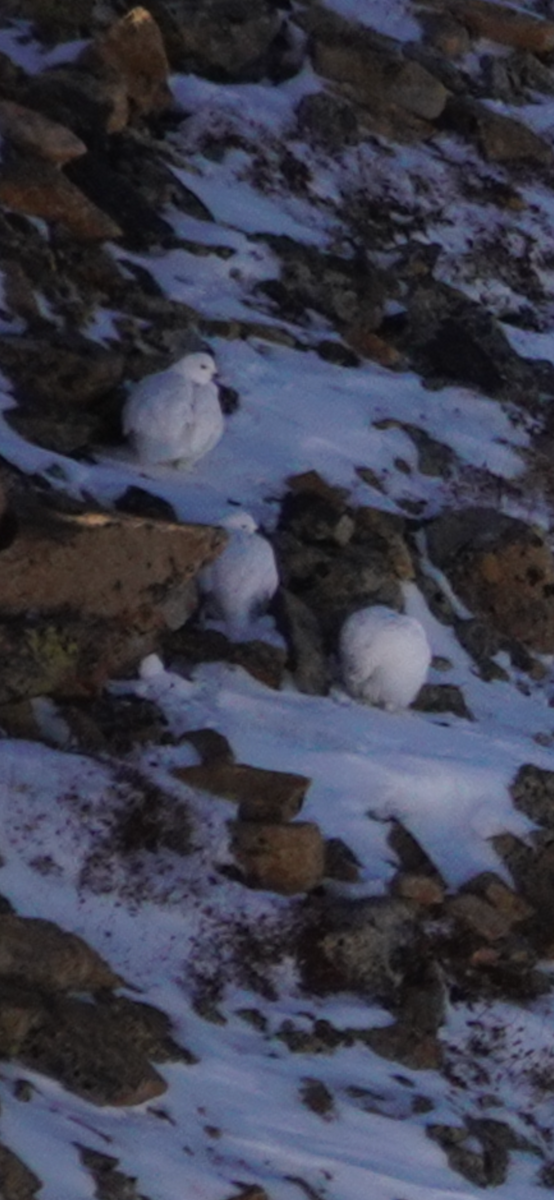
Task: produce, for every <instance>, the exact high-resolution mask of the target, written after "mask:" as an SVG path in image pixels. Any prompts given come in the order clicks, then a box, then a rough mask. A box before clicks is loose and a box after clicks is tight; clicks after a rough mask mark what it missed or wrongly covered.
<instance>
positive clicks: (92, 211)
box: [0, 155, 121, 241]
mask: <svg viewBox="0 0 554 1200" xmlns="http://www.w3.org/2000/svg"><path fill="white" fill-rule="evenodd" d="M0 204H5V205H6V206H7V207H8V208H11V209H13V210H14V212H17V213H23V214H24V215H25V216H29V217H41V218H42V220H44V221H52V222H56V223H59V224H60V225H63V226H65V228H66V229H68V230H69V232H70V233H72V234H73V236H74V237H76V238H77V239H79V240H80V241H102V240H104V239H109V240H111V239H112V238H117V237H120V236H121V230H120V228H119V225H116V223H115V221H112V219H111V217H108V216H107V215H106V213H104V212H102V210H101V209H100V208H97V206H96V204H93V203H92V201H91V200H88V199H87V197H86V196H85V195H84V194H83V192H81V191H80V190H79V188H77V187H75V185H74V184H73V183H71V182H70V180H69V179H68V178H67V177H66V176H65V175H64V174H63V172H62V171H60V170H58V168H57V167H55V166H54V165H53V164H52V163H50V162H47V161H46V159H41V158H38V157H37V158H34V157H33V158H31V157H27V156H24V155H22V156H21V157H20V158H17V159H10V160H9V161H7V162H3V163H2V165H1V166H0Z"/></svg>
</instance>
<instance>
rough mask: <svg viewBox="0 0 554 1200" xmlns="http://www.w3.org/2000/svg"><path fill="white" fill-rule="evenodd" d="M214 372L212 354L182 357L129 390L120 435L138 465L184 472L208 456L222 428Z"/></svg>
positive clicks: (200, 353) (203, 353)
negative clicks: (128, 442)
mask: <svg viewBox="0 0 554 1200" xmlns="http://www.w3.org/2000/svg"><path fill="white" fill-rule="evenodd" d="M216 370H217V368H216V364H215V362H214V359H213V358H212V355H211V354H208V353H206V352H205V351H200V352H199V353H197V354H186V355H185V357H184V358H182V359H181V360H180V361H179V362H177V363H174V365H173V366H172V367H169V368H168V369H167V370H166V371H157V372H156V373H155V374H153V375H147V376H146V377H145V378H144V379H142V380H141V381H140V383H138V384H137V385H136V386H135V387H134V388H133V390H132V392H131V394H130V396H129V397H128V399H127V401H126V404H125V407H124V409H123V432H124V433H125V434H126V436H127V437H128V438H129V441H130V443H131V445H132V447H133V450H134V451H135V454H136V456H137V458H138V459H139V462H141V463H145V464H146V465H150V464H151V465H157V464H166V463H167V464H171V465H173V466H177V467H179V468H180V469H186V468H188V467H191V466H193V465H194V464H195V463H196V462H198V460H199V459H200V458H203V456H204V455H205V454H208V453H209V451H210V450H213V448H214V446H215V445H217V442H218V441H219V439H220V437H221V435H222V433H223V430H224V427H225V422H224V418H223V413H222V410H221V405H220V403H219V390H218V387H217V385H216V383H215V382H214V376H215V373H216Z"/></svg>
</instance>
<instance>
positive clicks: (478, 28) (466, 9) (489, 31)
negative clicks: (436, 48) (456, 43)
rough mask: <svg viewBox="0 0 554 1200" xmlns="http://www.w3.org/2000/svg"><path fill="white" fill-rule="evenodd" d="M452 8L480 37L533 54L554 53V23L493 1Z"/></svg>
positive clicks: (466, 1)
mask: <svg viewBox="0 0 554 1200" xmlns="http://www.w3.org/2000/svg"><path fill="white" fill-rule="evenodd" d="M450 8H451V10H452V11H453V12H455V14H456V16H457V17H458V18H459V19H460V20H462V21H463V22H464V23H465V24H466V25H467V26H468V28H469V29H471V31H472V32H473V33H475V34H477V36H478V37H483V38H489V39H490V41H492V42H500V43H501V45H504V46H513V47H514V48H515V49H517V50H528V51H529V52H530V53H531V54H538V55H541V54H549V53H550V51H551V50H553V49H554V21H546V20H543V19H542V18H541V17H536V16H534V14H532V13H528V12H524V11H523V10H522V9H521V8H511V7H508V6H507V5H504V4H495V3H494V2H493V0H451V3H450Z"/></svg>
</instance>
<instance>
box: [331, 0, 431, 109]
mask: <svg viewBox="0 0 554 1200" xmlns="http://www.w3.org/2000/svg"><path fill="white" fill-rule="evenodd" d="M308 27H309V28H310V29H311V32H312V37H313V58H314V66H315V69H316V71H317V72H318V73H319V74H321V75H324V76H326V78H328V79H333V80H334V81H335V82H337V83H340V84H342V85H346V86H347V88H348V91H349V93H353V94H354V95H355V96H356V98H357V99H358V100H359V101H360V102H361V103H362V104H364V105H367V107H368V108H369V109H370V110H371V111H372V112H373V113H375V114H376V115H377V116H382V115H383V114H386V113H387V111H388V112H389V113H394V112H395V111H401V112H402V111H404V112H406V113H407V114H408V115H409V116H410V117H411V118H415V120H416V121H418V120H419V121H423V122H429V121H434V120H436V119H437V117H439V116H440V115H441V113H442V111H443V108H444V106H445V103H446V98H447V95H448V92H447V90H446V88H445V87H444V85H443V84H442V83H441V82H440V80H438V79H437V78H435V76H434V75H431V74H430V72H429V71H427V70H426V69H425V67H423V66H420V64H419V63H417V62H415V61H413V60H409V59H406V58H405V57H404V56H403V54H402V52H401V49H400V47H399V45H398V44H396V43H394V42H393V41H392V39H390V38H382V37H379V36H378V35H376V34H374V33H373V32H372V31H371V30H369V29H367V27H365V26H362V25H358V24H356V23H354V22H349V21H345V20H344V19H343V18H340V17H337V16H335V15H334V14H330V13H329V12H328V11H327V10H326V9H319V8H316V9H314V10H312V12H311V13H310V15H309V18H308ZM415 128H416V127H415V126H414V130H415Z"/></svg>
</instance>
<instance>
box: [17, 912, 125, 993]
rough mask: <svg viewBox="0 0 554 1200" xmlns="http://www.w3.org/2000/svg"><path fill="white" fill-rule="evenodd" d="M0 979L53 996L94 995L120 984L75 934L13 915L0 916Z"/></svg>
mask: <svg viewBox="0 0 554 1200" xmlns="http://www.w3.org/2000/svg"><path fill="white" fill-rule="evenodd" d="M0 977H7V978H11V979H15V980H20V981H24V982H25V983H26V984H28V985H32V986H34V987H37V988H44V989H46V990H47V991H55V992H57V991H61V992H65V991H85V992H94V991H97V990H99V989H100V988H113V987H120V986H121V985H122V982H123V980H122V979H121V977H120V976H119V975H116V974H115V972H114V971H112V970H111V968H110V967H109V966H108V964H107V963H106V962H104V959H102V958H101V957H100V955H99V954H97V953H96V951H95V950H92V949H91V947H90V946H87V944H86V942H84V941H83V940H82V938H80V937H77V935H76V934H74V933H68V932H66V931H64V930H62V929H60V928H59V927H58V926H57V925H55V924H54V923H53V922H52V921H45V920H42V919H41V918H38V917H37V918H32V917H18V916H16V915H15V914H14V913H6V914H5V915H3V916H0Z"/></svg>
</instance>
